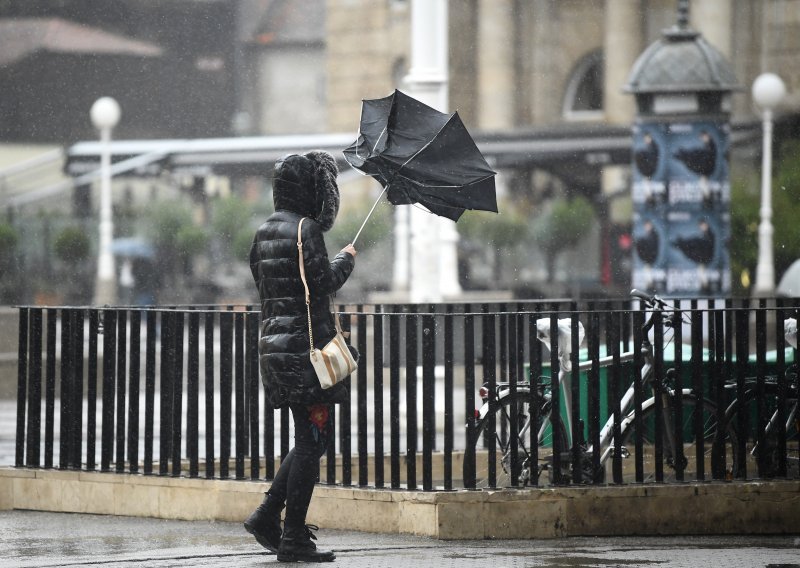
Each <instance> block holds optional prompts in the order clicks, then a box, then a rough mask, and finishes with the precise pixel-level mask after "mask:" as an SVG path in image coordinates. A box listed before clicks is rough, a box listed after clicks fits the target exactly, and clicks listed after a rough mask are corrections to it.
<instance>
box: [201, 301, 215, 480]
mask: <svg viewBox="0 0 800 568" xmlns="http://www.w3.org/2000/svg"><path fill="white" fill-rule="evenodd" d="M203 319H204V323H203V333H204V357H203V362H204V364H205V385H204V386H205V388H204V391H203V394H204V395H205V403H206V407H205V410H206V424H205V427H206V448H205V449H206V455H205V462H206V478H207V479H213V477H214V473H215V470H216V468H215V466H214V464H215V461H216V456H215V454H214V452H215V449H214V447H215V446H214V427H215V424H216V422H215V420H214V415H215V413H216V412H215V409H214V399H215V389H214V377H215V374H214V323H215V320H216V318H215V315H214V312H211V311H208V312H206V313H205V315H204V318H203Z"/></svg>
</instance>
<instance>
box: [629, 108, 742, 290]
mask: <svg viewBox="0 0 800 568" xmlns="http://www.w3.org/2000/svg"><path fill="white" fill-rule="evenodd" d="M729 134H730V133H729V126H728V124H727V123H726V122H714V121H699V122H685V123H658V122H653V123H646V122H640V123H638V124H636V125H635V126H634V129H633V167H632V170H633V238H634V253H633V257H634V259H633V260H634V262H633V287H634V288H639V289H641V290H647V291H648V292H650V293H655V294H660V295H663V296H675V297H705V296H715V295H725V294H727V293H729V292H730V288H731V278H730V259H729V256H728V241H729V239H730V193H731V192H730V183H729V178H728V144H729Z"/></svg>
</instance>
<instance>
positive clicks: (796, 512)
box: [0, 468, 800, 539]
mask: <svg viewBox="0 0 800 568" xmlns="http://www.w3.org/2000/svg"><path fill="white" fill-rule="evenodd" d="M268 487H269V485H268V484H267V483H259V482H252V481H233V480H216V479H215V480H207V479H188V478H182V477H162V476H145V475H134V474H117V473H96V472H82V471H61V470H33V469H22V468H0V510H8V509H29V510H37V511H54V512H74V513H94V514H107V515H124V516H136V517H152V518H162V519H185V520H219V521H233V522H236V521H241V520H243V519H244V518H246V517H247V515H248V514H250V512H251V511H252V510H253V508H255V507H256V506H257V505H258V504H259V503H260V502H261V499H262V497H263V492H264V491H265V490H266V489H267V488H268ZM798 503H800V481H769V482H766V481H765V482H756V481H751V482H742V483H738V482H737V483H724V482H720V483H716V482H714V483H696V484H695V483H686V484H682V485H660V486H656V485H647V486H643V485H639V486H602V487H585V488H583V487H580V488H578V487H576V488H572V487H565V488H543V489H524V490H510V489H509V490H498V491H487V490H484V491H465V490H459V491H432V492H425V491H407V490H389V489H358V488H349V487H334V486H325V485H319V486H318V487H317V488H316V490H315V493H314V499H313V501H312V503H311V510H310V511H309V516H308V519H309V522H313V523H315V524H318V525H320V526H321V527H324V528H337V529H345V530H358V531H367V532H379V533H407V534H416V535H422V536H428V537H433V538H439V539H485V538H511V539H525V538H556V537H565V536H592V535H598V536H599V535H681V534H694V535H698V534H780V533H796V532H797V527H798V526H800V507H798Z"/></svg>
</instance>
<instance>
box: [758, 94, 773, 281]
mask: <svg viewBox="0 0 800 568" xmlns="http://www.w3.org/2000/svg"><path fill="white" fill-rule="evenodd" d="M763 117H764V145H763V152H762V156H761V160H762V162H761V210H760V214H761V222H760V223H759V225H758V264H757V265H756V284H755V293H756V294H760V295H769V294H772V293H773V292H774V291H775V265H774V261H773V254H772V233H773V228H772V109H769V108H766V109H764V112H763Z"/></svg>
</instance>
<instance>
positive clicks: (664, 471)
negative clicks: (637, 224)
mask: <svg viewBox="0 0 800 568" xmlns="http://www.w3.org/2000/svg"><path fill="white" fill-rule="evenodd" d="M698 304H699V305H700V307H698ZM796 306H797V303H796V302H795V303H792V304H790V303H788V302H786V303H784V302H783V301H781V300H777V301H770V302H769V303H768V302H766V301H760V302H759V304H758V305H757V306H755V305H750V302H748V301H742V302H734V301H731V300H727V301H720V300H717V301H714V300H711V301H707V302H706V301H701V302H699V303H698V301H690V302H688V301H684V302H677V303H676V306H675V307H676V309H677V310H678V311H672V310H669V311H665V312H663V313H662V312H658V311H656V312H651V311H646V310H645V309H644V305H643V304H642V305H640V303H639V302H638V301H634V302H625V303H621V302H584V303H580V304H579V303H575V302H553V301H548V302H510V303H505V304H479V305H471V304H446V305H439V304H437V305H358V306H352V307H350V306H341V307H340V308H341V309H342V310H343V312H344V314H345V316H346V317H344V318H343V320H344V324H345V327H346V328H348V329H350V331H351V332H352V335H351V341H352V342H353V343H354V345H355V346H356V347H357V348H358V350H359V352H360V353H361V358H360V361H359V366H358V370H357V371H356V372H355V373H354V375H353V376H352V378H351V389H350V399H351V402H350V404H342V405H337V406H336V407H334V408H332V415H333V424H334V430H335V432H336V435H335V436H334V437H333V439H332V441H331V444H330V446H329V449H328V452H327V457H326V466H325V467H324V468H323V470H322V471H323V473H322V481H323V482H324V483H328V484H343V485H347V486H351V485H352V486H359V487H366V486H374V487H391V488H401V487H403V488H409V489H420V488H421V489H423V490H433V489H445V490H449V489H453V488H459V487H465V488H476V487H478V488H480V487H498V486H499V487H503V486H512V487H514V486H520V485H533V486H535V485H540V484H544V483H552V484H556V485H559V484H570V483H572V484H576V483H625V482H628V481H632V482H644V481H649V480H652V481H655V482H661V481H665V480H672V479H674V480H677V481H681V480H684V479H686V480H690V479H698V480H703V479H731V478H733V479H737V478H741V479H746V478H753V477H759V476H760V477H786V476H789V477H798V466H797V464H798V415H797V398H798V397H797V392H798V385H797V373H796V371H795V370H794V367H793V366H792V365H791V363H792V362H794V361H795V356H796V352H795V351H794V350H793V349H787V344H786V343H785V342H784V331H785V329H784V325H785V322H786V321H787V320H789V319H790V318H794V319H795V321H796V318H797V308H796ZM345 310H346V311H345ZM651 316H652V317H651ZM681 320H682V321H683V322H684V324H683V325H670V322H671V321H681ZM542 322H546V323H545V324H544V325H545V328H544V329H546V330H547V331H552V333H550V334H549V339H547V343H548V346H549V348H550V350H549V352H548V346H545V345H544V343H543V342H542V341H539V337H540V335H541V332H542V329H543V328H541V326H542V325H543V324H542ZM562 322H566V326H567V328H568V329H569V331H570V332H571V335H570V336H569V339H568V341H569V349H566V348H565V344H560V343H559V334H558V333H557V330H558V328H559V326H560V325H561V324H562ZM645 324H647V325H648V326H652V329H649V330H648V329H643V326H645ZM579 325H580V326H582V327H583V329H584V330H585V334H586V340H585V341H584V343H583V344H582V345H580V344H579V337H578V332H579ZM258 330H259V314H258V313H257V312H256V311H254V310H253V309H252V308H250V307H234V306H228V307H224V308H218V307H214V308H200V307H192V308H170V309H153V308H146V309H136V308H101V309H98V308H77V307H32V306H28V307H21V308H19V366H18V369H19V373H18V399H17V434H16V436H17V437H16V466H18V467H31V468H41V467H43V468H53V467H58V468H60V469H82V470H89V471H97V470H99V471H108V472H111V471H114V472H129V473H142V474H145V475H169V476H181V475H184V476H189V477H200V476H203V477H206V478H222V479H225V478H235V479H253V480H256V479H267V480H269V479H271V478H272V477H273V476H274V475H275V472H276V462H277V460H278V459H279V458H283V457H285V456H286V454H287V453H288V451H289V447H290V440H291V437H292V431H291V427H290V420H289V414H288V412H289V411H288V409H282V410H275V411H273V410H272V409H271V408H268V406H267V405H266V404H265V400H264V398H263V389H262V388H261V387H260V379H259V365H258V355H257V339H258ZM643 331H644V332H648V333H643ZM561 337H562V339H561V341H565V340H564V339H563V338H564V337H566V336H561ZM648 349H649V351H648ZM565 353H566V355H565ZM787 354H788V358H787ZM604 357H608V362H607V364H606V361H605V360H604V359H603V358H604ZM562 367H563V368H564V370H565V372H564V373H561V374H560V375H559V373H558V371H559V370H560V369H561V368H562ZM567 367H571V369H569V370H568V369H567ZM642 369H649V371H648V373H649V374H645V375H643V374H642V371H641V370H642ZM751 377H752V378H751ZM562 380H563V381H565V382H569V383H570V384H569V386H568V388H567V385H566V384H565V385H564V387H565V388H563V389H562V388H561V385H560V381H562ZM482 385H483V386H484V387H485V389H486V390H485V392H484V393H483V395H484V397H485V399H484V400H482V399H481V398H480V397H479V396H478V388H479V387H481V386H482ZM628 385H630V389H629V390H628V391H627V392H628V393H629V394H628V397H627V399H626V398H623V393H625V392H626V390H625V389H626V388H628ZM569 401H571V405H570V404H569ZM353 414H355V416H353ZM676 439H680V440H681V441H682V443H675V440H676ZM42 440H44V442H43V443H42ZM98 441H99V448H98ZM56 458H57V460H56ZM687 476H688V477H687Z"/></svg>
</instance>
